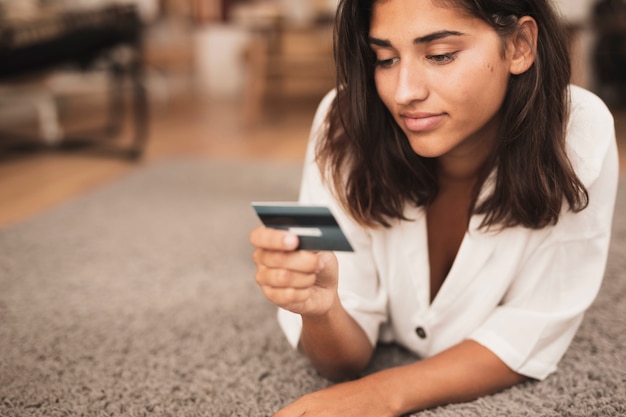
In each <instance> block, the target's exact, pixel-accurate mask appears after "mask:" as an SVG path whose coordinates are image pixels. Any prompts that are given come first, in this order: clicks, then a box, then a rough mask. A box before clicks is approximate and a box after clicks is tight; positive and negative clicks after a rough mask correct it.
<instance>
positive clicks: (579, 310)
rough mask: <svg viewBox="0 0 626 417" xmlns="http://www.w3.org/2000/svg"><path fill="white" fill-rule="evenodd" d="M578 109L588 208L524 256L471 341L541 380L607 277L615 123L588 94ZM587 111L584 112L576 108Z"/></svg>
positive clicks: (580, 167) (574, 129)
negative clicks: (509, 284) (502, 294)
mask: <svg viewBox="0 0 626 417" xmlns="http://www.w3.org/2000/svg"><path fill="white" fill-rule="evenodd" d="M574 93H575V95H577V96H580V95H581V94H582V95H583V96H585V97H583V98H584V100H582V101H575V102H574V104H573V108H572V116H571V117H572V121H571V122H570V125H569V131H570V132H571V133H570V134H569V135H568V145H569V146H570V148H569V149H568V152H569V154H570V160H571V161H572V164H573V165H574V169H575V170H576V172H577V173H579V178H580V179H581V180H582V181H583V183H584V184H585V186H586V187H587V191H588V193H589V205H588V207H587V208H586V209H584V210H583V211H581V212H579V213H572V212H570V211H568V210H567V208H566V209H564V212H563V214H562V216H561V218H560V220H559V222H558V224H557V225H555V226H553V227H552V228H551V230H549V232H548V233H545V235H544V237H543V239H542V241H541V243H539V244H538V245H537V246H536V247H535V248H534V249H533V250H532V251H531V253H529V254H528V255H527V258H526V259H525V260H524V262H522V263H521V267H520V269H519V271H518V273H517V274H516V277H515V279H514V281H513V282H512V284H511V286H510V287H509V289H508V291H507V293H506V294H505V297H504V299H503V301H502V303H501V304H500V305H499V306H498V307H497V308H496V309H495V310H494V312H493V313H492V314H491V315H490V316H489V317H488V319H487V320H486V322H485V323H484V324H483V325H482V326H480V327H479V328H478V329H477V330H476V331H474V332H473V333H472V334H471V335H470V338H471V339H473V340H475V341H477V342H478V343H481V344H482V345H484V346H486V347H487V348H489V349H490V350H491V351H493V352H494V353H495V354H496V355H497V356H498V357H499V358H500V359H502V360H503V361H504V362H505V363H506V364H507V365H508V366H509V367H510V368H511V369H513V370H514V371H516V372H518V373H520V374H523V375H526V376H529V377H532V378H536V379H544V378H545V377H547V376H548V375H549V374H550V373H552V372H554V371H555V370H556V368H557V365H558V362H559V361H560V359H561V358H562V356H563V355H564V354H565V352H566V350H567V348H568V347H569V345H570V343H571V341H572V339H573V338H574V335H575V333H576V331H577V329H578V327H579V325H580V323H581V322H582V319H583V315H584V312H585V311H586V309H587V308H588V307H589V306H590V305H591V303H592V302H593V300H594V299H595V297H596V295H597V293H598V291H599V289H600V285H601V283H602V278H603V276H604V271H605V266H606V259H607V256H608V248H609V241H610V233H611V226H612V218H613V210H614V207H615V198H616V193H617V181H618V175H619V174H618V172H619V166H618V161H617V148H616V142H615V131H614V125H613V119H612V117H611V115H610V113H608V110H606V108H605V107H604V105H601V104H600V103H598V101H599V100H597V98H595V96H591V95H590V93H584V94H583V93H581V92H580V91H577V92H574ZM581 103H584V104H581Z"/></svg>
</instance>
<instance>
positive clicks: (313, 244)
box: [252, 202, 354, 252]
mask: <svg viewBox="0 0 626 417" xmlns="http://www.w3.org/2000/svg"><path fill="white" fill-rule="evenodd" d="M252 207H253V208H254V210H255V211H256V214H257V215H258V216H259V219H261V221H262V222H263V224H264V225H265V226H267V227H271V228H274V229H281V230H288V231H290V232H291V233H293V234H295V235H298V237H299V239H300V245H299V246H298V249H303V250H328V251H342V252H354V249H352V245H350V242H349V241H348V239H347V238H346V235H345V234H344V233H343V231H342V230H341V227H339V223H337V220H336V219H335V216H333V213H332V212H331V211H330V209H329V208H328V207H325V206H304V205H301V204H298V203H283V202H281V203H273V202H254V203H252Z"/></svg>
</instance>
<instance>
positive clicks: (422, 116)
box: [400, 113, 445, 132]
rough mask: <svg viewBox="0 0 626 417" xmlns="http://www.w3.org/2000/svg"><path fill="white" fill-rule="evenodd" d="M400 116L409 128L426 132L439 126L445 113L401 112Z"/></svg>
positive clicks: (412, 130)
mask: <svg viewBox="0 0 626 417" xmlns="http://www.w3.org/2000/svg"><path fill="white" fill-rule="evenodd" d="M400 117H401V118H402V121H403V123H404V126H405V127H406V128H407V130H410V131H411V132H425V131H428V130H431V129H434V128H435V127H437V125H438V124H439V123H440V122H441V121H442V120H443V118H444V117H445V114H444V113H401V114H400Z"/></svg>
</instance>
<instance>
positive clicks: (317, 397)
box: [273, 377, 396, 417]
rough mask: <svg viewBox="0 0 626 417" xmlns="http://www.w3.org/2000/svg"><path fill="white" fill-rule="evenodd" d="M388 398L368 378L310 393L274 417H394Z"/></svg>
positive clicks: (379, 387)
mask: <svg viewBox="0 0 626 417" xmlns="http://www.w3.org/2000/svg"><path fill="white" fill-rule="evenodd" d="M387 399H388V396H387V395H385V394H384V392H383V391H382V387H381V386H376V385H374V382H373V381H370V380H369V379H368V378H367V377H366V378H362V379H359V380H356V381H351V382H345V383H343V384H337V385H334V386H331V387H329V388H326V389H323V390H321V391H317V392H314V393H311V394H307V395H305V396H304V397H302V398H300V399H299V400H297V401H295V402H293V403H292V404H290V405H288V406H287V407H285V408H283V409H282V410H280V411H279V412H277V413H276V414H274V416H273V417H300V416H310V417H393V416H395V415H396V414H395V413H394V412H392V411H391V408H390V407H389V405H388V404H387V402H386V400H387Z"/></svg>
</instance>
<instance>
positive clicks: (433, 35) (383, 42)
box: [368, 30, 465, 48]
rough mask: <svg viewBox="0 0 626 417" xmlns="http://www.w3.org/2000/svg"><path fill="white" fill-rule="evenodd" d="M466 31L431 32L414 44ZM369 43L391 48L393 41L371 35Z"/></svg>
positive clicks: (461, 34)
mask: <svg viewBox="0 0 626 417" xmlns="http://www.w3.org/2000/svg"><path fill="white" fill-rule="evenodd" d="M464 35H465V33H463V32H457V31H455V30H442V31H439V32H433V33H429V34H428V35H424V36H420V37H419V38H415V39H413V43H414V44H423V43H430V42H434V41H437V40H439V39H444V38H448V37H451V36H464ZM368 40H369V43H370V44H371V45H376V46H380V47H383V48H391V42H390V41H388V40H386V39H378V38H374V37H372V36H370V37H369V38H368Z"/></svg>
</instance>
